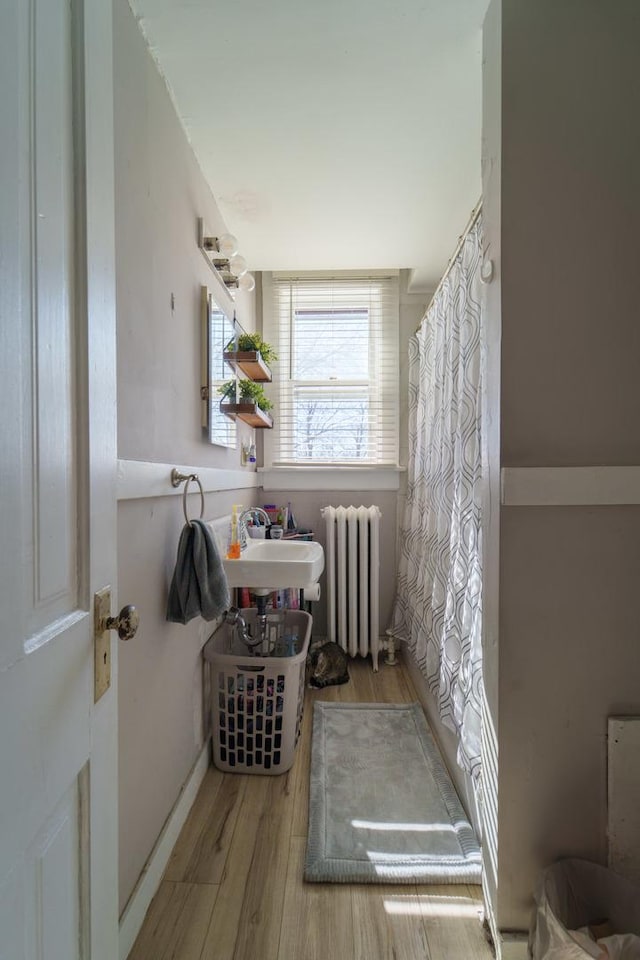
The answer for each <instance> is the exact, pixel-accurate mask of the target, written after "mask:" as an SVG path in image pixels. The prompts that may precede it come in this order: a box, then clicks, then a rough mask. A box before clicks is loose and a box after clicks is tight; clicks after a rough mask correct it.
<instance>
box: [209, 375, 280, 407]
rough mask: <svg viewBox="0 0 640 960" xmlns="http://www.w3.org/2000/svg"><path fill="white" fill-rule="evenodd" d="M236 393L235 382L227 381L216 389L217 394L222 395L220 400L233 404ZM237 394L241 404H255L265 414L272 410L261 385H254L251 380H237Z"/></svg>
mask: <svg viewBox="0 0 640 960" xmlns="http://www.w3.org/2000/svg"><path fill="white" fill-rule="evenodd" d="M235 392H236V381H235V380H227V382H226V383H223V384H222V386H221V387H218V393H220V394H222V399H223V400H227V401H228V402H229V403H233V401H234V398H235ZM238 393H239V395H240V402H241V403H255V404H257V406H259V407H260V409H261V410H264V411H265V412H267V411H268V410H271V409H272V408H273V404H272V403H271V400H269V398H268V397H267V396H266V395H265V392H264V389H263V387H262V384H260V383H254V381H253V380H238Z"/></svg>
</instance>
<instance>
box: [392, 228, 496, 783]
mask: <svg viewBox="0 0 640 960" xmlns="http://www.w3.org/2000/svg"><path fill="white" fill-rule="evenodd" d="M481 239H482V226H481V220H480V218H478V219H477V220H476V222H475V224H474V225H473V226H472V227H471V229H470V231H469V233H468V235H467V237H466V239H465V240H464V243H463V245H462V249H461V250H460V253H459V254H458V256H457V257H456V260H455V262H454V264H453V266H452V269H451V271H450V273H449V275H448V277H447V278H446V279H445V281H444V283H443V284H442V286H441V288H440V290H439V292H438V293H437V295H436V297H435V299H434V301H433V302H432V303H431V305H430V307H429V309H428V311H427V314H426V316H425V318H424V320H423V322H422V325H421V327H420V330H419V331H418V333H416V334H415V335H414V337H413V338H412V339H411V342H410V344H409V450H410V453H409V467H408V491H407V502H406V506H405V511H404V520H403V523H402V529H401V537H400V543H401V547H400V550H401V553H400V562H399V567H398V583H397V593H396V600H395V606H394V610H393V617H392V623H391V628H390V631H389V632H390V633H392V634H394V635H395V636H397V637H399V638H400V639H402V640H404V641H406V642H407V643H408V645H409V648H410V649H411V651H412V652H413V654H414V656H415V658H416V660H417V662H418V664H419V666H420V668H421V670H422V672H423V674H424V676H425V677H426V680H427V682H428V684H429V687H430V689H431V691H432V693H433V694H434V696H435V698H436V700H437V704H438V708H439V712H440V716H441V718H442V720H443V722H444V724H445V725H446V726H447V727H449V728H450V729H451V730H453V731H454V732H455V733H457V735H458V764H459V765H460V766H461V767H462V768H463V769H464V770H466V771H467V772H468V773H470V774H471V775H472V776H473V778H474V780H475V779H476V778H477V777H478V775H479V773H480V716H481V696H482V645H481V622H482V567H481V558H482V542H481V529H480V504H481V490H480V484H481V480H482V478H481V452H480V410H481V398H480V391H481V382H480V377H481V364H480V294H479V290H480V264H481Z"/></svg>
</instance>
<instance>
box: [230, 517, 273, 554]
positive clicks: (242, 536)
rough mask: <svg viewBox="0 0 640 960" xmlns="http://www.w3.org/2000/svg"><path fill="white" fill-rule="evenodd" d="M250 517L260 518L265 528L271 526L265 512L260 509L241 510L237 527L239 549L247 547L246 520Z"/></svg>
mask: <svg viewBox="0 0 640 960" xmlns="http://www.w3.org/2000/svg"><path fill="white" fill-rule="evenodd" d="M250 517H260V518H261V519H262V520H264V523H265V526H266V527H270V526H271V518H270V517H269V514H268V513H267V511H266V510H263V509H262V507H247V509H246V510H243V511H242V513H241V514H240V516H239V517H238V526H239V527H240V545H241V547H246V545H247V520H248V519H249V518H250Z"/></svg>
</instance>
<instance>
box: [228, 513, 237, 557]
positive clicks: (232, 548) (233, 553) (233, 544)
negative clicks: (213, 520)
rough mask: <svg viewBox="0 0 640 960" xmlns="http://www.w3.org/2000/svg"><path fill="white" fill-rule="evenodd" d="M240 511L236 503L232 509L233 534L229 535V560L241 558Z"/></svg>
mask: <svg viewBox="0 0 640 960" xmlns="http://www.w3.org/2000/svg"><path fill="white" fill-rule="evenodd" d="M238 513H239V510H238V504H237V503H234V505H233V508H232V511H231V536H230V537H229V549H228V550H227V560H239V559H240V530H239V529H238V527H239V524H238Z"/></svg>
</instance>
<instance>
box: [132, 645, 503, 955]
mask: <svg viewBox="0 0 640 960" xmlns="http://www.w3.org/2000/svg"><path fill="white" fill-rule="evenodd" d="M349 670H350V673H351V682H350V683H348V684H346V685H344V686H341V687H329V688H327V689H326V690H323V691H314V690H307V692H306V697H307V699H306V706H305V714H304V720H303V729H302V735H301V738H300V743H299V744H298V748H297V754H296V760H295V763H294V765H293V767H292V769H291V770H290V771H289V772H288V773H286V774H283V775H281V776H276V777H271V776H245V775H242V774H224V773H221V772H220V771H219V770H216V769H215V768H213V767H212V768H211V769H210V770H209V771H208V773H207V776H206V778H205V780H204V782H203V784H202V786H201V788H200V792H199V794H198V797H197V799H196V802H195V804H194V806H193V808H192V810H191V813H190V815H189V817H188V819H187V822H186V823H185V826H184V828H183V830H182V833H181V834H180V837H179V839H178V842H177V843H176V846H175V849H174V851H173V854H172V856H171V860H170V862H169V864H168V867H167V870H166V872H165V876H164V878H163V881H162V883H161V885H160V888H159V890H158V892H157V894H156V896H155V897H154V900H153V902H152V904H151V906H150V908H149V911H148V913H147V917H146V919H145V922H144V925H143V927H142V930H141V931H140V934H139V936H138V939H137V940H136V942H135V944H134V947H133V950H132V951H131V953H130V955H129V960H334V958H335V960H343V958H344V960H490V958H491V957H492V952H491V949H490V947H489V945H488V944H487V942H486V940H485V938H484V935H483V931H482V926H481V920H482V896H481V890H480V887H476V886H468V885H460V886H441V887H436V886H429V887H427V886H421V885H418V886H416V885H415V884H407V885H406V886H399V885H397V884H392V885H389V886H382V885H371V884H359V885H358V884H354V885H347V884H326V883H311V884H307V883H304V881H303V879H302V873H303V862H304V852H305V845H306V836H307V806H308V789H309V788H308V780H309V756H310V744H311V723H312V714H313V703H314V701H315V700H317V699H321V700H338V701H352V702H379V703H405V702H412V701H415V700H417V699H418V698H417V696H416V694H415V690H414V689H413V686H412V684H411V681H410V679H409V676H408V674H407V672H406V671H405V669H404V667H403V666H402V664H399V665H398V666H396V667H388V666H385V665H382V666H381V667H380V671H379V673H377V674H374V673H373V671H372V669H371V664H370V662H368V661H363V660H355V661H351V662H350V667H349Z"/></svg>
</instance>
